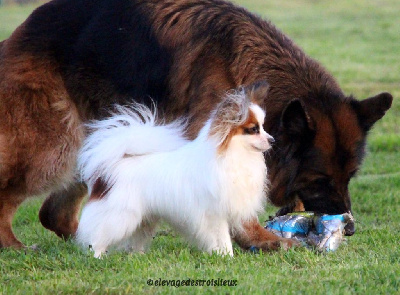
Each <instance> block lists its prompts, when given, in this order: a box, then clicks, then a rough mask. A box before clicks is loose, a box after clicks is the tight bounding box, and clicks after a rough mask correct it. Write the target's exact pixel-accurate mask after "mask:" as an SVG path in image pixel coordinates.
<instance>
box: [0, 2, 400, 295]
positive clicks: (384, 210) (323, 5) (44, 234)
mask: <svg viewBox="0 0 400 295" xmlns="http://www.w3.org/2000/svg"><path fill="white" fill-rule="evenodd" d="M235 2H237V3H239V4H240V5H243V6H245V7H247V8H248V9H249V10H251V11H253V12H256V13H258V14H260V15H262V16H263V17H265V18H268V19H270V20H271V21H272V22H273V23H275V24H276V25H277V26H278V27H279V28H280V29H281V30H282V31H284V32H285V33H287V34H288V35H289V36H290V37H291V38H293V39H294V40H295V41H296V43H297V44H299V45H300V46H301V47H302V48H303V49H304V50H305V51H306V52H307V53H308V54H309V55H310V56H312V57H313V58H315V59H316V60H318V61H320V62H321V63H322V64H323V65H324V66H325V67H326V68H327V69H328V70H329V71H330V72H332V73H333V75H334V76H335V77H336V78H337V80H338V82H339V83H340V85H341V86H342V88H343V89H344V91H345V92H346V93H347V94H353V95H354V96H355V97H357V98H359V99H363V98H366V97H368V96H372V95H375V94H377V93H379V92H382V91H388V92H390V93H392V94H393V96H394V98H395V99H394V104H393V107H392V108H391V110H390V111H389V112H388V114H387V115H386V116H385V117H384V118H383V119H382V120H381V121H379V122H378V123H377V124H376V126H375V128H374V129H373V130H372V131H371V132H370V136H369V143H368V148H369V153H368V155H367V157H366V160H365V162H364V165H363V167H362V169H361V172H360V173H359V175H358V176H357V177H356V178H355V179H354V180H353V181H352V182H351V185H350V191H351V194H352V201H353V210H354V214H355V218H356V226H357V232H356V234H355V235H354V236H352V237H349V238H348V239H347V243H346V244H343V245H341V247H340V248H339V249H338V250H337V251H335V252H332V253H328V254H319V253H315V252H313V251H309V250H306V249H296V250H290V251H287V252H285V251H278V252H276V253H267V254H251V253H246V252H242V251H241V250H239V249H238V248H236V249H235V255H236V256H235V258H234V259H230V258H221V257H218V256H215V255H212V256H211V255H208V254H204V253H201V252H199V251H197V250H196V249H194V248H192V247H188V246H187V245H186V244H185V243H184V242H183V240H182V239H181V238H180V237H179V236H177V235H175V233H174V232H172V231H171V230H170V229H169V228H168V227H163V228H162V230H161V231H160V232H159V233H158V234H157V236H156V237H155V239H154V241H153V244H152V247H151V249H150V251H149V253H147V254H145V255H140V254H137V255H136V254H135V255H126V254H112V255H109V256H108V257H106V258H105V259H102V260H96V259H93V258H92V257H91V255H89V254H88V253H85V252H83V251H81V249H79V248H78V247H77V246H76V245H74V243H73V242H72V241H69V242H63V241H62V240H60V239H59V238H57V237H56V236H55V235H54V234H53V233H51V232H49V231H47V230H45V229H44V228H43V227H42V226H41V225H40V222H39V220H38V217H37V215H38V210H39V207H40V204H41V201H42V199H33V200H29V201H27V202H25V203H24V205H23V206H21V208H20V209H19V211H18V212H17V215H16V217H15V219H14V230H15V233H16V235H17V236H18V238H20V239H21V240H22V241H23V242H24V243H25V244H27V245H33V244H38V245H39V250H38V251H32V250H29V251H26V252H24V251H22V252H21V251H14V250H10V249H5V250H2V251H1V252H0V264H1V268H0V294H50V293H53V294H64V293H67V294H68V293H71V294H87V293H89V294H90V293H93V294H104V293H111V294H125V293H127V294H137V293H145V294H154V293H176V292H183V293H190V294H196V293H220V294H228V293H229V294H399V292H400V163H399V160H400V127H399V126H400V100H399V97H400V54H399V53H400V34H399V32H400V22H399V15H400V1H398V0H384V1H383V0H382V1H376V0H352V1H348V0H337V1H313V0H289V1H272V0H248V1H245V0H240V1H235ZM33 9H34V5H28V6H0V40H2V39H5V38H7V37H8V36H9V35H10V34H11V32H12V31H13V30H14V29H15V27H17V26H18V25H19V24H20V23H21V22H22V21H23V20H24V19H25V18H26V16H27V15H28V14H29V13H30V12H31V11H32V10H33ZM274 210H275V208H271V207H269V208H268V210H267V212H266V213H265V215H264V216H261V217H260V220H261V221H262V220H265V218H266V216H268V214H270V213H272V212H273V211H274ZM159 279H161V280H187V279H192V280H212V279H214V280H216V281H217V282H220V281H218V279H225V280H234V281H233V283H235V284H236V286H207V281H206V282H205V283H204V286H197V287H196V286H193V287H187V286H181V287H171V286H156V284H157V283H158V282H159ZM151 280H152V281H151ZM150 282H153V286H149V285H148V283H150ZM156 282H157V283H156Z"/></svg>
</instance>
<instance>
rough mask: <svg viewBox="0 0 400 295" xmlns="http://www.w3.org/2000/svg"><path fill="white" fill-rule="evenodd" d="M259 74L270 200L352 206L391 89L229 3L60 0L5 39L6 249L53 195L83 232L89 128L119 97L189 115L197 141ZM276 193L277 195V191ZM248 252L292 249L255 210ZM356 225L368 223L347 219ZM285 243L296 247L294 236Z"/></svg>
mask: <svg viewBox="0 0 400 295" xmlns="http://www.w3.org/2000/svg"><path fill="white" fill-rule="evenodd" d="M259 81H266V82H267V83H268V84H269V85H270V90H269V93H268V96H266V97H265V99H264V105H263V107H265V109H266V110H267V116H266V120H265V123H264V129H265V130H266V132H268V133H269V134H271V135H272V136H273V137H274V138H275V140H276V141H275V143H274V146H273V148H272V151H271V152H270V153H268V154H267V155H266V156H265V161H266V164H267V167H268V169H269V173H268V174H269V175H268V177H269V181H270V183H271V187H270V194H269V196H268V197H269V199H270V201H271V202H272V203H273V204H274V205H276V206H279V207H281V208H282V209H281V210H280V211H279V212H278V214H284V213H286V212H289V211H292V210H301V209H303V210H304V209H305V210H311V211H316V212H321V213H329V214H335V213H344V212H351V202H350V194H349V191H348V184H349V181H350V179H351V178H352V177H353V176H354V174H355V173H356V172H357V170H358V169H359V166H360V164H361V162H362V159H363V157H364V149H365V144H366V136H367V133H368V131H369V130H370V129H371V127H372V126H373V125H374V123H375V122H376V121H378V120H379V119H381V118H382V117H383V116H384V114H385V112H386V111H387V110H388V109H389V108H390V107H391V103H392V96H391V95H390V94H389V93H381V94H378V95H376V96H374V97H371V98H368V99H365V100H357V99H355V98H353V97H351V96H346V95H345V94H344V93H343V92H342V90H341V89H340V87H339V85H338V84H337V82H336V81H335V79H334V78H333V77H332V76H331V75H330V74H329V73H327V71H326V70H325V69H324V68H323V67H322V66H321V65H320V64H318V63H317V62H316V61H314V60H313V59H311V58H309V57H308V56H307V55H306V54H305V53H304V52H303V51H302V50H301V49H300V48H299V47H298V46H296V45H295V44H294V43H293V42H292V41H291V40H290V39H289V38H288V37H287V36H285V35H284V34H283V33H282V32H280V31H279V30H278V29H277V28H275V26H274V25H273V24H271V23H270V22H268V21H264V20H262V19H260V18H259V17H257V16H255V15H254V14H252V13H250V12H248V11H247V10H245V9H243V8H241V7H238V6H235V5H234V4H232V3H229V2H225V1H221V0H54V1H51V2H49V3H47V4H44V5H43V6H41V7H39V8H38V9H36V10H35V11H34V12H33V13H32V14H31V15H30V16H29V18H28V19H27V20H26V21H25V22H24V23H23V24H22V25H21V26H20V27H18V28H17V29H16V30H15V32H14V33H13V34H12V35H11V36H10V38H9V39H7V40H5V41H3V42H2V43H0V104H1V108H0V246H1V247H15V248H19V247H23V244H22V243H21V242H20V241H18V239H17V238H16V237H15V235H14V234H13V232H12V228H11V221H12V217H13V215H14V213H15V211H16V209H17V207H18V206H19V205H20V204H21V202H22V201H23V200H25V199H26V198H27V197H29V196H33V195H40V194H44V193H46V194H49V196H48V198H47V199H46V201H45V202H44V204H43V206H42V208H41V210H40V213H39V217H40V220H41V222H42V224H43V225H44V226H45V227H46V228H48V229H50V230H52V231H54V232H55V233H56V234H57V235H59V236H62V237H65V238H66V237H69V236H71V235H74V234H75V231H76V229H77V226H78V222H77V216H78V213H79V209H80V207H81V203H82V201H83V199H84V196H85V195H86V187H85V186H84V185H82V184H80V183H79V181H77V179H78V178H77V177H76V172H75V171H76V158H77V153H78V151H79V149H80V147H81V145H82V141H83V139H84V138H85V136H86V131H85V129H84V123H85V122H87V121H88V120H91V119H101V118H104V117H106V116H107V115H109V112H110V109H112V106H113V105H115V104H119V105H124V104H127V103H129V102H132V101H136V102H139V103H144V104H147V105H149V104H150V103H151V101H152V100H154V101H155V102H156V103H157V106H158V108H159V110H158V111H159V112H160V114H162V115H163V116H164V117H165V120H166V122H168V121H172V120H174V119H176V118H178V117H181V116H187V117H189V118H190V119H189V124H188V126H189V128H188V130H187V134H186V136H187V138H189V139H193V138H195V137H196V136H197V134H198V132H199V130H200V129H201V128H202V127H203V126H204V124H205V122H206V120H207V118H208V117H209V115H210V113H211V112H212V110H213V109H214V108H215V106H216V105H217V104H218V103H219V102H220V100H221V97H223V94H224V93H225V92H226V91H227V90H228V89H234V88H237V87H239V86H249V85H251V84H254V83H257V82H259ZM266 197H267V196H266ZM243 226H244V229H245V232H244V233H242V234H240V235H237V236H236V237H235V240H236V242H237V243H238V244H239V245H240V246H241V247H243V248H244V249H246V248H248V247H249V246H251V245H254V246H257V247H259V248H261V249H263V250H271V249H276V248H279V247H280V246H285V247H286V246H288V247H290V246H291V245H292V244H291V243H284V242H282V241H281V240H280V238H278V237H276V236H275V235H273V234H271V233H269V232H267V231H265V230H264V229H263V227H262V226H261V225H260V224H259V223H258V220H257V219H256V218H254V219H253V220H252V221H250V222H247V223H245V224H244V225H243ZM346 231H347V234H348V235H351V234H353V233H354V224H350V225H348V226H347V228H346ZM282 243H283V245H282Z"/></svg>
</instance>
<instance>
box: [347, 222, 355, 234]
mask: <svg viewBox="0 0 400 295" xmlns="http://www.w3.org/2000/svg"><path fill="white" fill-rule="evenodd" d="M355 232H356V229H355V226H354V221H349V223H347V224H346V226H345V227H344V233H345V235H346V236H352V235H354V233H355Z"/></svg>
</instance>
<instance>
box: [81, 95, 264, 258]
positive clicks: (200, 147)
mask: <svg viewBox="0 0 400 295" xmlns="http://www.w3.org/2000/svg"><path fill="white" fill-rule="evenodd" d="M241 99H244V98H243V97H242V98H241ZM250 107H251V109H252V110H253V111H254V112H255V113H256V114H257V118H258V120H260V125H261V126H262V123H263V120H264V115H265V114H264V112H263V111H262V110H261V109H260V108H259V107H258V106H256V105H254V104H251V105H250ZM212 121H213V116H211V118H210V119H209V120H208V122H207V123H206V125H205V126H204V127H203V128H202V130H201V131H200V133H199V135H198V137H197V138H196V139H195V140H193V141H187V140H186V139H185V138H184V137H183V135H182V134H183V132H184V124H182V121H177V122H174V123H172V124H162V125H157V123H156V115H155V114H153V113H152V112H151V111H150V110H149V109H148V108H146V107H144V106H141V105H134V106H133V108H131V109H128V108H120V109H119V113H118V114H115V115H114V116H113V117H111V118H109V119H107V120H104V121H98V122H95V123H93V124H92V125H91V127H92V129H93V130H94V132H93V133H92V134H91V135H90V136H89V137H88V138H87V140H86V141H85V144H84V147H83V149H82V152H81V154H80V156H79V160H78V161H79V168H80V172H81V175H82V178H83V180H84V181H85V182H86V183H87V185H88V187H89V191H90V190H91V189H92V187H93V185H94V183H95V181H96V180H97V178H99V177H101V178H102V179H103V180H105V181H106V182H107V184H108V187H109V191H108V192H107V193H106V194H105V196H104V197H103V198H102V199H100V200H92V201H91V200H89V202H88V203H87V204H86V206H85V207H84V208H83V212H82V216H81V220H80V223H79V227H78V231H77V236H76V237H77V241H78V242H79V243H80V244H82V245H83V246H85V247H88V246H91V247H92V249H93V250H94V252H95V254H94V255H95V257H100V256H101V255H102V254H103V253H104V252H105V251H106V250H107V249H109V247H111V246H115V247H117V248H124V249H126V250H129V251H144V250H145V248H146V246H147V245H148V243H149V241H151V237H152V236H153V234H154V230H155V227H156V224H157V222H158V220H159V219H163V220H165V221H167V222H168V223H169V224H171V225H172V226H173V227H174V228H175V229H176V230H178V231H179V232H180V233H182V234H183V235H184V236H185V237H186V238H187V239H188V240H189V241H191V242H194V243H195V244H196V245H197V246H198V247H199V248H200V249H202V250H205V251H208V252H212V251H216V252H217V253H220V254H229V255H231V256H232V255H233V250H232V243H231V238H230V233H229V231H230V230H238V229H240V225H241V224H242V223H243V221H245V220H248V219H250V218H252V217H255V216H257V213H258V212H259V211H260V210H262V208H263V201H264V200H265V191H264V189H265V180H266V172H267V171H266V166H265V162H264V157H263V154H262V152H260V150H259V148H260V147H261V148H262V149H264V150H266V149H267V148H269V144H268V146H266V145H265V141H268V139H269V138H270V136H269V135H268V134H266V133H265V131H264V130H263V129H262V128H261V129H262V132H261V133H260V134H259V135H235V136H233V137H232V139H231V141H230V143H229V145H228V148H227V149H226V151H224V152H223V153H220V152H218V144H219V142H220V140H219V139H218V138H215V137H211V136H209V131H210V126H211V124H212ZM255 142H256V144H258V145H259V147H258V148H254V143H255Z"/></svg>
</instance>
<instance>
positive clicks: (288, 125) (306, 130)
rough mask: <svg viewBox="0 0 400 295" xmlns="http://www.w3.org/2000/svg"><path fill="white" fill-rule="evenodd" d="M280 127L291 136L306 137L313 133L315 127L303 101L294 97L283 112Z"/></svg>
mask: <svg viewBox="0 0 400 295" xmlns="http://www.w3.org/2000/svg"><path fill="white" fill-rule="evenodd" d="M280 128H281V130H283V132H284V134H286V135H288V136H289V137H292V138H293V137H294V138H300V137H302V138H304V137H306V136H307V135H311V134H312V133H313V130H314V128H315V127H314V122H313V121H312V119H311V117H310V116H309V114H308V112H307V109H306V108H305V106H304V105H303V103H302V102H301V101H300V100H298V99H294V100H292V101H291V102H289V104H288V105H287V106H286V108H285V110H284V111H283V113H282V116H281V122H280Z"/></svg>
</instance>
